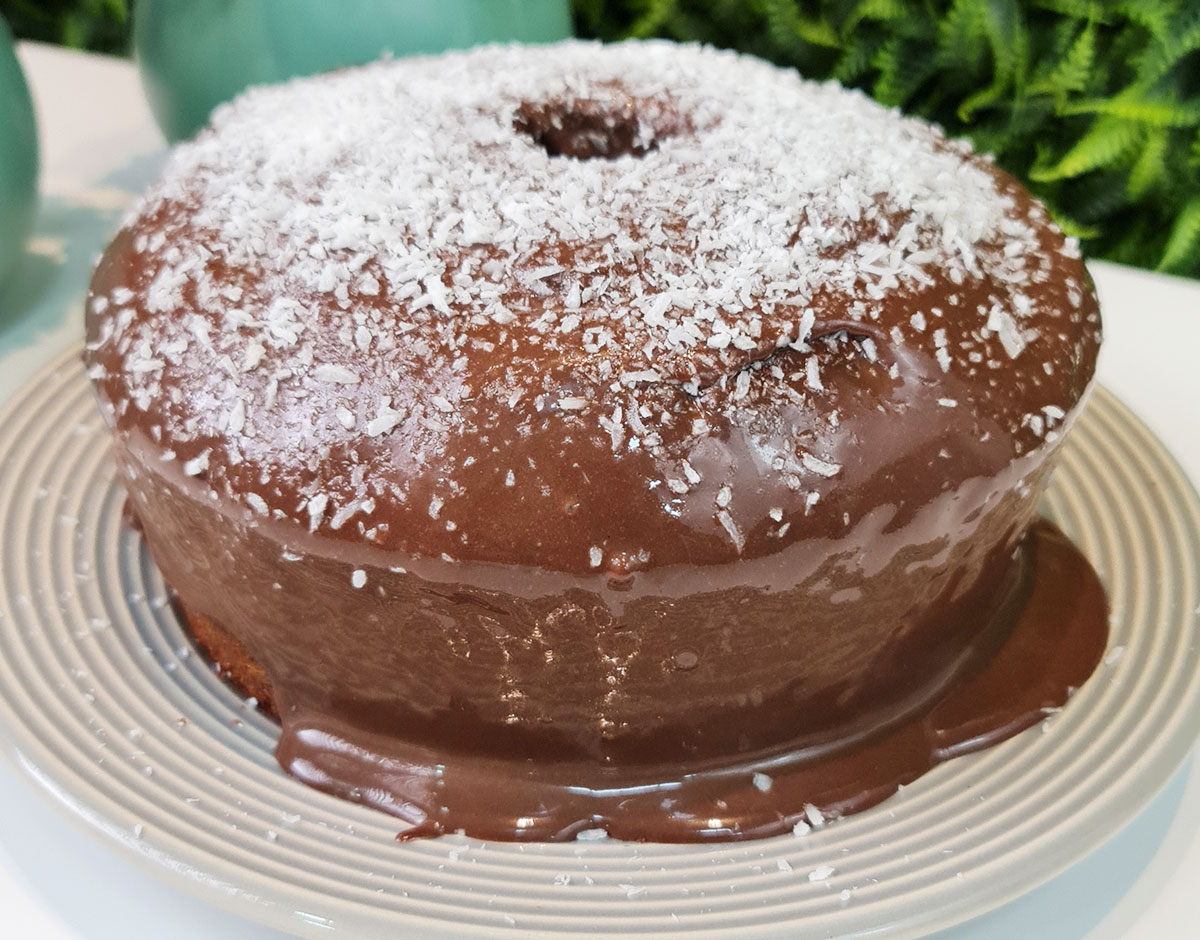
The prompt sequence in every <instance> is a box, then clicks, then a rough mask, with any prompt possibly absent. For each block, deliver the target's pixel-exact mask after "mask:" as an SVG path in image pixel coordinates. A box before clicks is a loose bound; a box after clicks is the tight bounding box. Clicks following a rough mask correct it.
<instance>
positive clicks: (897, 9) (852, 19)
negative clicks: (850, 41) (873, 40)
mask: <svg viewBox="0 0 1200 940" xmlns="http://www.w3.org/2000/svg"><path fill="white" fill-rule="evenodd" d="M912 12H913V11H912V5H911V4H906V3H904V2H903V0H862V2H861V3H859V4H858V5H856V6H855V7H854V9H853V10H851V11H850V13H849V15H848V16H847V17H846V18H845V19H844V20H842V22H841V25H840V26H839V27H838V32H839V33H840V34H841V35H843V36H851V35H853V34H854V31H855V30H856V29H858V27H859V24H861V23H867V22H871V23H891V22H894V21H896V20H902V19H908V18H910V17H911V16H912Z"/></svg>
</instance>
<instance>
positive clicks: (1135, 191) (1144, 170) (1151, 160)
mask: <svg viewBox="0 0 1200 940" xmlns="http://www.w3.org/2000/svg"><path fill="white" fill-rule="evenodd" d="M1170 140H1171V132H1170V130H1168V129H1167V128H1165V127H1160V128H1158V129H1156V130H1154V131H1152V132H1151V133H1150V134H1149V135H1147V137H1146V142H1145V143H1144V144H1143V145H1142V152H1141V154H1140V155H1139V156H1138V158H1137V160H1136V161H1135V162H1134V164H1133V166H1132V167H1131V168H1130V170H1129V179H1128V180H1127V181H1126V183H1125V192H1126V194H1127V195H1128V197H1129V199H1130V201H1131V202H1137V201H1138V200H1139V199H1141V198H1142V197H1143V196H1145V195H1146V193H1148V192H1149V191H1150V190H1151V189H1154V188H1155V187H1161V186H1164V185H1165V184H1166V182H1167V180H1168V173H1167V145H1168V144H1169V143H1170Z"/></svg>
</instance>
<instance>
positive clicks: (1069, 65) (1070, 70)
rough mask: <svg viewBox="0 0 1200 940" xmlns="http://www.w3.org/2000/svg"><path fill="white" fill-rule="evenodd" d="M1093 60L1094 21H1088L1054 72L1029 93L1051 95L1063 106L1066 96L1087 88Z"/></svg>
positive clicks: (1035, 85) (1094, 48) (1094, 50)
mask: <svg viewBox="0 0 1200 940" xmlns="http://www.w3.org/2000/svg"><path fill="white" fill-rule="evenodd" d="M1095 59H1096V21H1095V20H1094V19H1090V20H1088V24H1087V26H1085V27H1084V29H1083V31H1082V32H1080V34H1079V36H1078V37H1077V38H1076V39H1075V41H1074V42H1073V43H1072V44H1071V48H1070V49H1069V50H1068V51H1067V54H1066V55H1065V56H1063V58H1062V60H1061V61H1060V62H1059V63H1058V65H1057V66H1055V67H1054V70H1053V71H1052V72H1051V73H1050V74H1049V75H1048V76H1047V77H1046V78H1045V79H1044V80H1043V81H1040V82H1038V83H1036V84H1034V85H1032V86H1031V87H1030V89H1029V93H1030V94H1051V95H1054V97H1055V98H1056V99H1057V100H1058V101H1059V102H1060V105H1061V104H1064V103H1065V101H1066V96H1067V95H1068V94H1070V93H1071V92H1081V91H1083V90H1084V89H1085V88H1087V84H1088V79H1089V78H1090V77H1091V74H1092V63H1093V62H1094V61H1095Z"/></svg>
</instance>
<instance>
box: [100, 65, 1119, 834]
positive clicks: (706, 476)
mask: <svg viewBox="0 0 1200 940" xmlns="http://www.w3.org/2000/svg"><path fill="white" fill-rule="evenodd" d="M87 323H88V343H87V352H86V358H87V363H88V369H89V375H90V376H91V378H92V379H93V381H94V383H95V386H96V390H97V395H98V398H99V401H100V405H101V408H102V410H103V412H104V414H105V417H106V418H107V420H108V422H109V424H110V425H111V427H112V429H113V431H114V435H115V440H116V455H117V460H118V462H119V464H120V466H121V470H122V472H123V476H124V482H125V485H126V487H127V489H128V491H129V494H130V502H131V507H132V511H133V513H134V514H135V515H136V516H137V517H138V519H139V520H140V522H141V524H142V526H143V529H144V533H145V538H146V541H147V544H148V545H149V548H150V551H151V553H152V555H153V557H154V559H155V561H156V562H157V563H158V565H159V566H160V568H161V569H162V571H163V574H164V576H165V578H166V580H167V582H168V583H169V584H170V585H171V587H172V588H173V589H174V591H175V592H176V593H177V595H178V599H179V602H180V605H181V607H182V609H183V610H184V612H185V613H186V616H187V619H188V622H189V624H190V625H191V627H192V629H193V631H194V632H195V633H196V635H197V637H198V639H199V640H200V641H201V643H202V644H203V645H205V646H206V648H208V649H209V650H210V652H212V653H213V655H214V657H215V658H216V659H217V660H218V661H219V662H220V663H221V664H222V666H223V667H224V668H225V669H226V670H227V671H228V672H229V673H230V675H231V677H232V678H233V680H234V681H235V682H236V683H238V684H239V685H240V686H241V687H242V688H243V689H245V690H247V691H248V692H251V693H252V694H254V695H256V696H257V697H258V699H259V700H260V702H262V703H264V705H265V706H266V707H268V708H269V709H270V710H272V711H273V712H274V713H275V714H277V715H278V716H279V718H280V720H281V725H282V735H281V739H280V744H279V751H278V754H279V757H280V760H281V762H282V763H283V765H284V766H285V767H286V768H287V769H288V770H289V771H290V772H291V773H293V774H294V775H295V776H297V777H299V778H301V779H303V780H305V781H307V782H309V783H311V784H313V785H315V786H318V787H321V788H323V789H326V790H330V791H332V792H335V793H339V794H341V795H345V796H349V797H350V798H353V799H358V800H361V801H364V802H368V803H370V804H372V805H376V806H379V807H380V808H381V809H384V810H387V811H389V812H392V813H394V814H395V815H397V816H399V817H401V818H402V819H405V820H407V821H409V822H411V823H414V824H415V825H416V827H417V828H416V830H415V831H417V832H420V833H436V832H440V831H446V830H452V829H457V828H464V829H466V831H467V832H468V833H470V834H473V835H478V836H481V837H485V838H534V839H551V838H569V837H572V836H573V835H574V834H576V833H577V832H579V831H581V830H585V829H606V830H608V831H609V832H611V833H613V834H614V835H620V836H622V837H625V838H653V839H664V840H679V839H701V838H738V837H748V836H758V835H768V834H771V833H773V832H779V831H783V830H784V829H787V828H790V827H791V825H792V824H793V823H794V822H795V821H796V820H797V819H799V817H800V814H802V813H803V812H804V806H805V804H812V805H818V806H819V805H820V804H821V802H822V801H823V802H824V804H825V808H828V809H830V811H831V812H833V813H835V814H836V813H838V812H844V811H849V810H852V809H856V808H861V807H862V806H865V805H868V804H869V803H870V802H874V801H877V800H878V799H880V798H882V797H883V796H885V795H886V792H885V791H888V787H889V786H890V787H892V788H894V786H895V785H896V784H897V783H900V782H904V780H905V779H912V777H914V776H915V775H916V774H918V773H920V772H921V769H924V767H927V766H929V765H930V764H931V763H932V762H935V761H936V760H939V759H941V758H942V757H944V756H949V752H951V751H954V750H956V749H962V748H964V747H967V746H968V743H967V742H966V740H964V741H957V742H954V743H952V744H949V745H947V744H945V742H942V743H941V744H930V745H929V746H927V747H926V746H924V745H922V746H921V747H918V748H917V750H921V749H922V747H923V748H924V753H923V756H922V757H920V759H919V760H916V761H915V764H914V763H913V761H912V760H908V759H907V758H906V760H907V762H906V763H904V762H902V763H904V768H905V769H904V770H903V772H900V773H894V772H892V771H888V772H887V773H882V772H881V774H880V779H877V780H871V779H862V780H858V779H856V780H854V781H852V783H848V784H845V785H841V784H839V787H840V789H839V787H834V786H825V785H823V784H820V782H819V780H818V777H819V776H820V774H821V773H823V771H821V770H820V769H819V768H821V767H826V768H831V767H834V766H837V765H838V762H839V761H840V762H841V763H842V764H845V762H846V761H847V760H851V761H853V760H854V758H853V755H854V754H860V755H861V754H864V753H866V751H865V750H864V749H868V748H871V747H883V746H886V741H887V740H890V739H892V738H895V736H896V735H897V734H899V735H901V736H903V735H904V734H905V733H909V734H910V737H911V734H913V733H915V732H911V733H910V732H905V731H904V730H903V729H905V728H908V729H914V728H917V727H925V728H929V727H933V726H934V725H936V723H937V722H938V721H943V720H948V719H945V714H946V712H945V709H946V708H949V707H950V706H947V705H945V703H946V702H948V701H961V700H962V698H963V696H964V694H966V693H964V692H963V690H964V689H967V688H969V687H971V683H973V682H974V683H976V684H978V683H979V682H984V684H985V686H986V683H987V680H986V678H980V677H981V676H986V675H987V674H994V671H995V669H997V668H1001V667H1000V666H996V663H1004V662H1009V661H1010V660H1009V659H1005V654H1004V650H1009V649H1012V648H1015V647H1014V642H1015V641H1013V638H1014V637H1024V638H1028V637H1029V636H1033V637H1034V638H1035V641H1036V642H1044V643H1045V644H1046V648H1047V649H1050V648H1052V647H1055V646H1056V644H1058V642H1059V640H1060V639H1061V636H1066V635H1068V634H1069V635H1070V636H1073V637H1074V638H1075V639H1074V640H1073V641H1072V642H1073V645H1070V648H1071V650H1073V651H1074V652H1073V654H1072V655H1064V656H1061V657H1058V658H1054V657H1047V658H1046V659H1047V662H1049V661H1050V660H1053V661H1054V662H1056V663H1059V667H1056V669H1049V667H1045V668H1041V669H1040V672H1041V673H1042V675H1041V678H1035V677H1033V676H1032V675H1031V676H1030V681H1029V682H1028V683H1023V682H1022V681H1019V680H1020V676H1017V677H1016V679H1014V680H1013V682H1012V688H1011V690H1010V691H1011V696H1010V697H1009V698H1008V699H1007V705H1006V704H1005V702H1004V701H1001V699H1003V698H1004V696H1001V695H999V694H998V692H996V690H995V689H992V687H991V686H987V688H989V689H992V691H991V692H989V693H988V694H987V695H984V694H983V693H980V695H979V696H978V697H977V699H975V701H977V704H978V705H979V706H980V708H979V714H978V715H976V716H975V717H976V718H979V719H980V721H981V722H982V725H980V726H979V727H978V728H975V731H974V732H973V733H972V734H970V735H968V736H967V738H968V739H969V740H970V741H975V742H977V743H978V742H983V741H990V740H992V739H995V738H997V737H999V736H1002V734H1009V733H1012V732H1013V731H1015V730H1018V726H1021V725H1023V724H1028V723H1030V722H1031V721H1033V720H1036V717H1037V713H1038V710H1039V709H1041V708H1043V707H1051V706H1056V705H1060V704H1062V701H1063V700H1065V698H1066V695H1067V690H1068V687H1071V686H1077V685H1078V684H1079V683H1081V682H1082V681H1083V680H1084V679H1085V678H1086V676H1087V674H1088V673H1090V671H1091V669H1092V668H1093V667H1094V666H1095V663H1096V661H1098V659H1099V655H1100V650H1102V648H1103V644H1104V615H1103V600H1102V593H1100V591H1099V587H1098V585H1096V584H1095V583H1094V578H1093V577H1090V576H1085V572H1087V570H1088V569H1087V566H1086V562H1083V561H1082V559H1080V558H1078V557H1077V555H1075V554H1074V553H1073V549H1071V548H1070V547H1069V545H1068V544H1067V543H1065V542H1064V541H1063V540H1062V539H1061V538H1060V537H1058V536H1057V535H1054V534H1053V533H1050V532H1049V530H1046V531H1042V530H1040V529H1039V530H1038V532H1037V533H1036V534H1034V535H1030V534H1029V533H1030V530H1031V527H1032V526H1033V525H1034V521H1035V518H1036V504H1037V500H1038V496H1039V494H1040V492H1041V491H1042V489H1043V488H1044V486H1045V483H1046V478H1047V475H1048V473H1049V472H1050V470H1051V468H1052V465H1053V460H1054V455H1055V454H1056V452H1057V450H1058V447H1059V446H1060V444H1061V442H1062V437H1063V435H1064V434H1065V433H1066V431H1067V429H1068V428H1069V426H1070V424H1071V422H1072V421H1073V420H1074V418H1075V416H1076V415H1077V413H1078V410H1079V408H1080V405H1081V402H1082V399H1083V397H1084V395H1085V392H1086V390H1087V387H1088V384H1089V382H1090V381H1091V378H1092V373H1093V369H1094V364H1095V356H1096V351H1097V348H1098V344H1099V338H1100V322H1099V314H1098V309H1097V305H1096V301H1095V297H1094V293H1093V291H1092V287H1091V283H1090V280H1089V278H1088V276H1087V274H1086V272H1085V270H1084V268H1083V265H1082V263H1081V261H1080V258H1079V253H1078V250H1077V248H1076V246H1075V244H1074V243H1073V242H1072V241H1071V240H1069V239H1066V238H1064V236H1063V235H1062V233H1061V232H1060V231H1059V230H1058V229H1057V228H1056V227H1055V226H1054V225H1053V223H1052V222H1051V221H1050V220H1049V218H1048V216H1047V213H1046V211H1045V209H1044V208H1043V207H1042V206H1041V205H1040V204H1039V203H1037V202H1036V201H1035V200H1033V199H1032V197H1030V196H1029V194H1028V193H1027V192H1025V191H1024V190H1023V189H1022V188H1021V187H1020V186H1019V185H1018V184H1017V183H1016V182H1015V181H1014V180H1012V179H1011V178H1010V177H1009V176H1007V175H1006V174H1004V173H1003V172H1002V171H1000V170H998V169H997V168H996V167H994V166H993V165H992V164H991V163H990V162H989V161H988V160H986V159H984V158H982V157H978V156H975V155H973V154H972V153H971V152H970V150H969V148H968V147H967V146H966V145H965V144H963V143H961V142H956V141H950V140H947V139H946V138H945V137H944V136H942V134H941V133H940V132H939V131H937V130H936V129H934V128H932V127H930V126H928V125H925V124H923V123H920V122H917V121H913V120H909V119H904V118H901V117H899V116H898V115H896V114H895V113H893V112H890V111H887V110H885V109H883V108H881V107H880V106H878V105H876V104H874V103H872V102H870V101H869V100H868V99H866V98H865V97H863V96H862V95H859V94H857V93H853V92H847V91H845V90H843V89H840V88H837V87H834V86H831V85H815V84H812V83H808V82H805V81H802V80H801V79H800V78H798V77H797V76H796V75H794V74H793V73H790V72H787V71H783V70H780V69H777V68H774V67H772V66H770V65H768V64H766V63H763V62H760V61H758V60H755V59H752V58H749V57H745V56H739V55H736V54H733V53H729V52H719V51H715V50H711V49H704V48H698V47H688V46H677V45H672V44H668V43H657V42H655V43H628V44H621V45H617V46H607V47H603V46H599V45H594V44H587V43H579V42H569V43H563V44H559V45H555V46H548V47H530V48H521V47H490V48H484V49H479V50H474V51H471V52H466V53H451V54H447V55H444V56H440V57H433V58H424V57H418V58H413V59H405V60H401V61H393V62H382V63H379V64H376V65H372V66H368V67H365V68H361V69H352V70H347V71H344V72H339V73H335V74H332V75H329V76H324V77H321V78H315V79H303V80H297V81H293V82H290V83H288V84H286V85H281V86H275V87H268V88H260V89H254V90H252V91H250V92H249V93H247V94H245V95H243V96H242V97H241V98H239V99H238V100H237V101H236V102H235V103H233V104H232V105H229V106H226V107H223V108H221V109H219V110H218V111H217V113H216V114H215V116H214V119H213V125H212V127H211V128H210V129H209V130H206V131H205V132H203V133H202V134H201V135H200V136H199V137H198V138H197V139H196V140H194V141H193V142H191V143H188V144H185V145H183V146H182V147H180V148H178V149H177V150H176V151H175V152H174V154H173V156H172V158H171V160H170V162H169V163H168V165H167V167H166V169H165V171H164V173H163V176H162V178H161V179H160V180H159V181H158V182H157V183H156V184H155V185H154V186H153V187H152V188H151V190H150V191H149V193H147V195H146V196H145V197H144V198H143V200H142V201H141V202H140V203H139V205H138V206H137V207H136V208H135V210H134V211H133V213H132V214H131V216H130V217H129V219H128V220H127V221H126V223H125V225H124V226H123V228H122V229H121V231H120V232H119V233H118V235H117V236H116V238H115V239H114V241H113V242H112V244H111V246H110V247H109V249H108V251H107V252H106V253H105V255H104V257H103V259H102V261H101V263H100V265H99V267H98V269H97V271H96V274H95V278H94V280H93V284H92V290H91V295H90V297H89V300H88V319H87ZM1051 557H1053V558H1055V559H1057V561H1056V562H1055V564H1058V565H1065V566H1067V567H1068V568H1070V570H1071V571H1072V572H1073V573H1074V574H1073V577H1072V583H1073V584H1075V585H1076V586H1077V587H1078V591H1076V592H1071V591H1064V592H1063V595H1062V597H1061V598H1056V600H1055V601H1054V602H1053V603H1051V602H1046V601H1044V598H1043V602H1041V603H1040V606H1039V603H1035V602H1034V600H1033V598H1035V597H1042V596H1043V595H1039V593H1038V585H1039V584H1042V583H1043V582H1044V580H1045V577H1046V575H1045V571H1044V567H1045V565H1046V564H1048V562H1047V561H1046V559H1048V558H1051ZM1075 575H1078V576H1077V577H1076V576H1075ZM1039 579H1040V580H1039ZM1043 594H1044V592H1043ZM1059 600H1061V603H1058V601H1059ZM1070 610H1086V611H1091V612H1092V613H1094V614H1095V615H1096V616H1094V617H1091V618H1089V617H1088V616H1082V618H1081V622H1086V623H1087V624H1090V626H1082V627H1079V628H1077V629H1074V632H1072V631H1070V630H1067V628H1066V627H1065V626H1064V623H1066V620H1067V619H1069V617H1067V614H1066V613H1065V612H1069V611H1070ZM1034 611H1040V612H1041V613H1040V614H1038V615H1037V616H1035V617H1034V619H1035V620H1037V623H1036V624H1035V625H1034V626H1029V621H1030V617H1031V616H1034V615H1033V613H1032V612H1034ZM1039 618H1040V619H1039ZM1064 618H1065V619H1064ZM1030 631H1032V633H1031V632H1030ZM1017 646H1019V644H1017ZM997 651H1000V652H997ZM1010 658H1011V656H1010ZM1038 659H1039V657H1037V656H1034V657H1032V660H1033V661H1036V660H1038ZM989 669H991V670H992V673H988V670H989ZM981 670H982V671H981ZM1047 670H1049V672H1050V673H1052V675H1049V676H1048V675H1046V674H1045V673H1046V672H1047ZM1020 671H1021V670H1013V671H1012V672H1014V673H1019V672H1020ZM1034 671H1035V672H1037V671H1039V670H1034ZM1006 675H1007V673H1006ZM1043 680H1045V681H1043ZM1006 683H1007V680H1006ZM1006 683H1001V685H1002V686H1003V685H1006ZM1035 687H1036V688H1037V689H1044V692H1043V691H1039V692H1038V694H1037V695H1033V697H1032V698H1031V694H1032V693H1031V692H1030V690H1031V689H1032V688H1035ZM955 696H957V698H956V697H955ZM967 697H968V698H970V696H967ZM1033 698H1036V699H1037V701H1038V703H1039V704H1037V705H1036V706H1034V705H1031V704H1030V702H1031V701H1033ZM985 699H986V700H987V701H988V702H989V703H990V704H988V705H987V707H986V708H985V707H984V706H983V702H984V700H985ZM939 702H940V703H942V705H941V706H939V704H938V703H939ZM939 707H941V708H942V709H943V711H942V712H938V708H939ZM966 712H970V709H969V708H967V709H966ZM966 712H964V711H961V710H960V711H958V712H955V713H954V714H955V716H956V717H955V718H954V719H953V722H951V723H952V724H954V726H955V727H964V726H968V725H971V720H968V717H969V716H968V717H964V715H966ZM985 712H986V713H987V714H989V715H992V716H993V718H994V720H985V719H984V718H983V717H982V715H983V713H985ZM939 715H941V716H942V717H940V718H939V717H938V716H939ZM1018 715H1023V716H1025V717H1024V718H1018V717H1017V716H1018ZM931 721H932V722H933V723H934V725H931V724H930V722H931ZM983 725H987V726H988V727H984V726H983ZM972 727H973V726H972ZM931 734H932V732H931ZM889 736H890V737H889ZM927 736H928V735H927ZM932 736H933V737H935V738H936V737H937V735H936V734H933V735H932ZM951 737H953V735H951ZM939 748H940V750H939ZM939 755H941V756H939ZM876 763H877V764H879V766H881V767H882V766H883V763H885V762H878V761H877V762H876ZM916 764H923V767H921V768H919V769H915V770H914V769H912V767H915V766H916ZM814 774H815V775H816V776H813V775H814ZM804 775H808V776H807V777H805V776H804ZM851 776H853V775H851ZM885 777H886V779H884V778H885ZM764 778H769V779H770V780H771V781H772V784H771V786H768V787H764V786H762V782H763V780H764ZM789 780H790V781H791V782H790V783H789V782H787V781H789ZM756 782H757V783H756ZM823 786H824V789H822V787H823ZM851 789H854V790H855V792H856V794H857V796H855V795H853V794H850V793H849V791H850V790H851ZM802 791H803V792H802ZM834 791H836V794H835V793H834ZM888 792H890V791H888ZM806 794H807V795H806ZM864 794H866V796H864ZM723 807H724V808H723ZM733 807H736V809H734V808H733ZM714 820H715V821H716V822H717V823H719V825H711V823H713V821H714Z"/></svg>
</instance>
